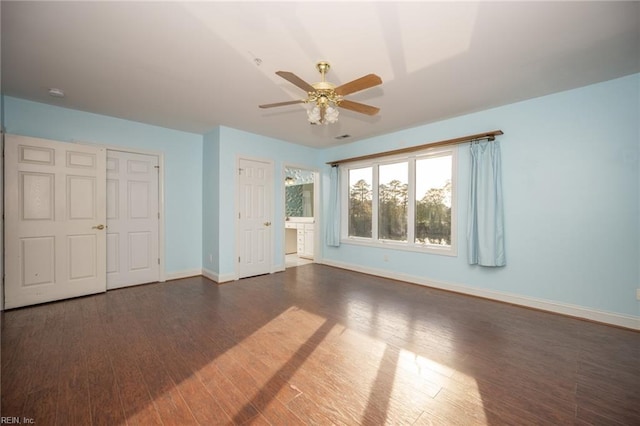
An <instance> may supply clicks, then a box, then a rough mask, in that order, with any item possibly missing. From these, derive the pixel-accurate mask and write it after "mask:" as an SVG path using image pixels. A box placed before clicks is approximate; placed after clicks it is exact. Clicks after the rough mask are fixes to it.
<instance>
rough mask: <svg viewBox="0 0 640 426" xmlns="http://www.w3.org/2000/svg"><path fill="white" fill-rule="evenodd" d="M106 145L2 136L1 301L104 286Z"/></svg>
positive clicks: (14, 302)
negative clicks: (3, 286)
mask: <svg viewBox="0 0 640 426" xmlns="http://www.w3.org/2000/svg"><path fill="white" fill-rule="evenodd" d="M105 157H106V153H105V150H104V149H103V148H97V147H93V146H85V145H77V144H72V143H65V142H57V141H50V140H46V139H37V138H29V137H24V136H16V135H6V137H5V180H4V181H5V194H4V195H5V273H6V276H5V308H7V309H8V308H16V307H19V306H26V305H32V304H36V303H43V302H50V301H53V300H59V299H66V298H70V297H76V296H83V295H87V294H92V293H99V292H103V291H105V290H106V279H105V277H106V273H105V269H106V235H105V234H106V231H105V211H106V205H105V200H106V198H105Z"/></svg>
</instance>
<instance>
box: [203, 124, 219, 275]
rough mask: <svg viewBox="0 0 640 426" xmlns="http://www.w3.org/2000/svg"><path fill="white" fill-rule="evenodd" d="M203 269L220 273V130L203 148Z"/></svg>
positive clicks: (211, 134) (206, 141) (205, 140)
mask: <svg viewBox="0 0 640 426" xmlns="http://www.w3.org/2000/svg"><path fill="white" fill-rule="evenodd" d="M202 267H203V268H204V269H206V270H208V271H210V272H211V273H214V274H217V273H218V272H219V271H220V128H217V129H216V130H214V131H212V132H210V133H208V134H206V135H204V140H203V146H202Z"/></svg>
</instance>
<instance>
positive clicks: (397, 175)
mask: <svg viewBox="0 0 640 426" xmlns="http://www.w3.org/2000/svg"><path fill="white" fill-rule="evenodd" d="M378 171H379V178H378V179H379V185H378V193H379V197H380V198H379V199H380V201H379V203H378V238H379V239H381V240H395V241H407V202H408V201H409V200H408V196H407V190H408V187H409V185H408V181H409V178H408V176H409V163H406V162H405V163H396V164H385V165H383V166H380V168H379V169H378Z"/></svg>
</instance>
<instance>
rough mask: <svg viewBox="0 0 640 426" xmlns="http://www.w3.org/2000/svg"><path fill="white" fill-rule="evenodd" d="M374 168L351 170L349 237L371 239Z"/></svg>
mask: <svg viewBox="0 0 640 426" xmlns="http://www.w3.org/2000/svg"><path fill="white" fill-rule="evenodd" d="M372 180H373V168H371V167H365V168H363V169H351V170H349V236H350V237H365V238H371V221H372V198H373V197H372V193H371V182H372Z"/></svg>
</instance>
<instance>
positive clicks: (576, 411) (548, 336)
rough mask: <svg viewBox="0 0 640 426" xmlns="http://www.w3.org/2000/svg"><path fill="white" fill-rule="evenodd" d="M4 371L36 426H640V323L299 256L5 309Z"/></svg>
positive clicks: (15, 407)
mask: <svg viewBox="0 0 640 426" xmlns="http://www.w3.org/2000/svg"><path fill="white" fill-rule="evenodd" d="M1 380H2V414H1V415H2V416H19V417H20V418H21V420H23V418H27V419H33V421H34V424H37V425H120V424H129V425H135V424H138V425H153V424H164V425H189V424H201V425H216V424H258V425H260V424H264V425H267V424H271V425H296V424H319V425H324V424H327V425H328V424H338V425H358V424H367V425H382V424H392V425H402V424H415V425H475V424H478V425H483V424H486V425H502V424H513V425H529V424H544V425H565V424H566V425H568V424H579V425H587V424H592V425H639V424H640V333H638V332H634V331H631V330H625V329H620V328H614V327H608V326H605V325H601V324H595V323H590V322H585V321H579V320H576V319H572V318H567V317H562V316H559V315H553V314H549V313H544V312H539V311H534V310H529V309H524V308H519V307H516V306H511V305H507V304H502V303H497V302H491V301H488V300H482V299H477V298H472V297H466V296H462V295H457V294H452V293H447V292H443V291H438V290H433V289H429V288H426V287H420V286H415V285H410V284H404V283H400V282H396V281H392V280H387V279H383V278H378V277H373V276H368V275H362V274H358V273H354V272H349V271H344V270H340V269H335V268H330V267H326V266H320V265H306V266H302V267H298V268H292V269H288V270H287V271H286V272H283V273H277V274H273V275H267V276H261V277H255V278H249V279H244V280H241V281H237V282H234V283H229V284H224V285H221V286H218V285H216V284H215V283H213V282H211V281H209V280H207V279H205V278H202V277H196V278H189V279H183V280H177V281H171V282H167V283H161V284H150V285H145V286H138V287H133V288H128V289H122V290H116V291H111V292H108V293H106V294H100V295H96V296H90V297H83V298H78V299H73V300H67V301H63V302H57V303H50V304H45V305H41V306H34V307H29V308H23V309H16V310H11V311H7V312H4V313H3V314H2V376H1ZM23 424H24V422H23Z"/></svg>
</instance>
